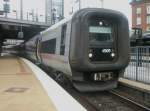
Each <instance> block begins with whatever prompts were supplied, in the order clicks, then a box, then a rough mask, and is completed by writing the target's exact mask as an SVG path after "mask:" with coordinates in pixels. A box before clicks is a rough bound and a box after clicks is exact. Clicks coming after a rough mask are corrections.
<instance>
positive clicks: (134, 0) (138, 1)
mask: <svg viewBox="0 0 150 111" xmlns="http://www.w3.org/2000/svg"><path fill="white" fill-rule="evenodd" d="M141 3H150V0H131V2H130V4H131V5H136V4H141Z"/></svg>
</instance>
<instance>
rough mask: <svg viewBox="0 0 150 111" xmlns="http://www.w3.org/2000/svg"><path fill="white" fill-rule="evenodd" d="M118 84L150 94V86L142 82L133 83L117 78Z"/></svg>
mask: <svg viewBox="0 0 150 111" xmlns="http://www.w3.org/2000/svg"><path fill="white" fill-rule="evenodd" d="M119 82H120V83H121V84H123V85H126V86H128V87H131V88H134V89H137V90H140V91H143V92H146V93H149V94H150V85H149V84H144V83H142V82H138V81H133V80H130V79H125V78H119Z"/></svg>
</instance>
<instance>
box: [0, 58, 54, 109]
mask: <svg viewBox="0 0 150 111" xmlns="http://www.w3.org/2000/svg"><path fill="white" fill-rule="evenodd" d="M0 111H57V110H56V107H55V105H54V104H53V102H52V101H51V100H50V99H49V97H48V95H47V93H46V92H45V90H44V89H43V87H42V85H41V84H40V82H39V80H38V79H37V78H36V77H35V75H34V74H33V71H32V70H31V69H30V68H29V67H28V66H27V64H26V63H25V62H24V61H23V60H21V59H20V58H16V57H1V58H0Z"/></svg>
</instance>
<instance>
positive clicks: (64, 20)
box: [40, 15, 73, 34]
mask: <svg viewBox="0 0 150 111" xmlns="http://www.w3.org/2000/svg"><path fill="white" fill-rule="evenodd" d="M72 16H73V15H71V16H69V17H67V18H65V19H63V20H61V21H60V22H58V23H56V24H54V25H52V26H50V27H49V28H48V29H46V30H44V31H42V32H40V34H45V33H47V32H49V31H50V30H52V29H55V28H57V27H58V26H60V25H62V24H65V23H66V22H68V21H69V20H71V18H72Z"/></svg>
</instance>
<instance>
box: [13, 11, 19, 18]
mask: <svg viewBox="0 0 150 111" xmlns="http://www.w3.org/2000/svg"><path fill="white" fill-rule="evenodd" d="M13 12H14V13H15V14H16V19H18V12H17V10H13Z"/></svg>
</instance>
